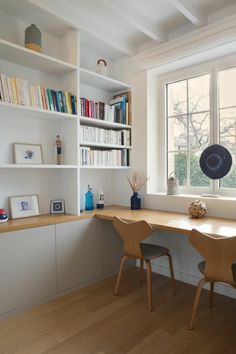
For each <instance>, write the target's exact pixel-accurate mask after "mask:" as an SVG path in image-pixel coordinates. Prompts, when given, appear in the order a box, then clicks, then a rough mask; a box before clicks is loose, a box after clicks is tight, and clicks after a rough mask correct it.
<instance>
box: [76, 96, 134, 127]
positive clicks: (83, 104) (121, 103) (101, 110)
mask: <svg viewBox="0 0 236 354" xmlns="http://www.w3.org/2000/svg"><path fill="white" fill-rule="evenodd" d="M130 100H131V95H130V92H125V93H123V94H120V95H117V96H114V99H113V100H110V101H109V103H105V102H95V101H92V100H89V99H87V98H84V97H82V98H80V110H81V115H82V116H84V117H88V118H95V119H102V120H105V121H108V122H113V123H114V122H115V123H121V124H131V106H130V105H131V103H130Z"/></svg>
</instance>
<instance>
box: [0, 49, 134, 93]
mask: <svg viewBox="0 0 236 354" xmlns="http://www.w3.org/2000/svg"><path fill="white" fill-rule="evenodd" d="M0 49H1V48H0ZM80 80H81V82H82V83H83V84H85V85H89V86H93V87H96V88H99V89H100V90H104V91H110V92H112V93H116V92H119V91H128V90H130V89H131V87H130V85H128V84H126V83H124V82H121V81H118V80H115V79H112V78H110V77H107V76H103V75H100V74H97V73H95V72H94V71H90V70H87V69H83V68H80Z"/></svg>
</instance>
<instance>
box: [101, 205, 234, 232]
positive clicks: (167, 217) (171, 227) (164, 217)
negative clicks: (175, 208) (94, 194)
mask: <svg viewBox="0 0 236 354" xmlns="http://www.w3.org/2000/svg"><path fill="white" fill-rule="evenodd" d="M114 216H118V217H120V218H122V219H124V220H127V221H138V220H146V221H147V222H148V223H149V224H151V225H152V226H153V228H155V229H159V230H165V231H171V232H177V233H181V234H185V235H189V234H190V232H191V230H192V229H193V228H195V229H198V230H199V231H201V232H205V233H208V234H211V235H216V236H228V237H229V236H236V220H230V219H223V218H213V217H209V216H205V217H204V218H202V219H194V218H191V217H190V216H189V215H188V214H183V213H174V212H168V211H160V210H151V209H142V210H130V209H129V208H125V207H119V206H112V207H110V208H105V209H103V210H101V211H100V210H97V211H96V212H95V217H96V218H98V219H103V220H112V219H113V217H114Z"/></svg>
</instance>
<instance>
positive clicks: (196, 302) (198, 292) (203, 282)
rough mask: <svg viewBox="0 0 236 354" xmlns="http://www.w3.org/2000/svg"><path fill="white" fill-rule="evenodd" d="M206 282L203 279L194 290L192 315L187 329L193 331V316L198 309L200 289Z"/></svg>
mask: <svg viewBox="0 0 236 354" xmlns="http://www.w3.org/2000/svg"><path fill="white" fill-rule="evenodd" d="M206 282H207V280H206V278H203V279H201V280H200V281H199V283H198V285H197V290H196V293H195V297H194V300H193V307H192V314H191V320H190V324H189V329H193V322H194V319H195V315H196V311H197V307H198V303H199V299H200V295H201V291H202V287H203V285H204V284H205V283H206Z"/></svg>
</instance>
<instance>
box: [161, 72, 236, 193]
mask: <svg viewBox="0 0 236 354" xmlns="http://www.w3.org/2000/svg"><path fill="white" fill-rule="evenodd" d="M235 82H236V67H231V68H227V69H217V68H215V67H213V66H212V67H209V68H208V70H207V71H205V73H201V72H199V74H196V75H195V76H191V75H189V76H187V77H185V78H184V79H179V78H178V80H175V81H174V80H168V81H167V80H164V89H165V137H166V139H165V159H164V160H165V163H166V172H167V176H169V175H170V174H171V173H172V172H174V173H175V175H176V176H177V177H178V180H179V185H180V189H182V192H183V193H196V194H198V192H200V193H203V192H204V191H205V192H206V193H208V192H216V193H217V192H218V193H219V192H220V193H221V192H223V191H226V192H227V190H228V191H229V192H230V191H231V192H232V188H235V192H236V165H235V161H236V90H235V88H234V83H235ZM214 143H219V144H222V145H224V146H225V147H226V148H228V149H229V151H230V152H231V154H232V157H233V165H232V168H231V170H230V172H229V174H228V175H227V176H225V177H224V178H222V179H221V180H220V181H218V180H217V181H212V180H210V179H209V178H208V177H207V176H205V175H204V174H203V173H202V171H201V169H200V166H199V158H200V155H201V153H202V151H203V150H204V149H205V148H206V147H207V146H208V145H211V144H214ZM163 144H164V143H163ZM226 194H227V193H226Z"/></svg>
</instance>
